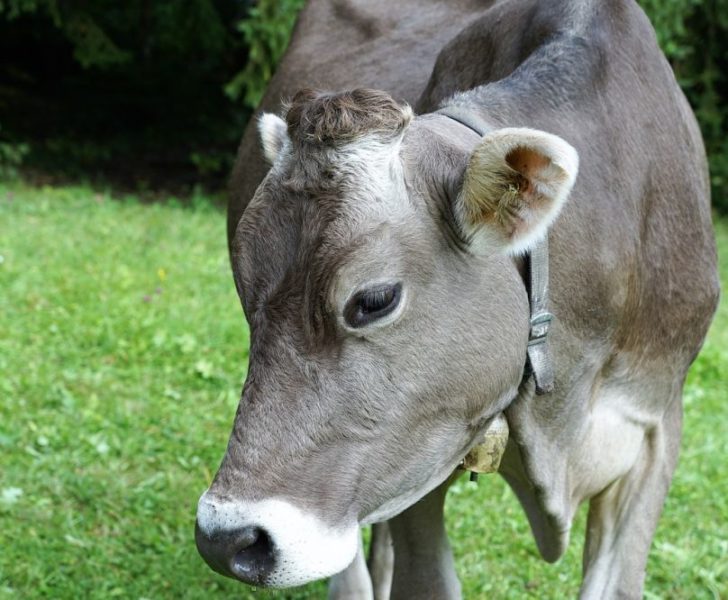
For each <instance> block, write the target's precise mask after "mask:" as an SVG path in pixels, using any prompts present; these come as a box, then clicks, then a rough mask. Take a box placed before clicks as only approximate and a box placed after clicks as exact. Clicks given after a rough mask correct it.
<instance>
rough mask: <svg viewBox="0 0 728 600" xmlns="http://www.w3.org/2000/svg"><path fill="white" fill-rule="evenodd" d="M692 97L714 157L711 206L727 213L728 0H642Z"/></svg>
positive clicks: (678, 77) (667, 52)
mask: <svg viewBox="0 0 728 600" xmlns="http://www.w3.org/2000/svg"><path fill="white" fill-rule="evenodd" d="M640 4H641V5H642V7H643V8H644V9H645V12H646V13H647V14H648V16H649V17H650V19H651V20H652V24H653V25H654V26H655V30H656V31H657V39H658V40H659V42H660V45H661V46H662V49H663V50H664V51H665V54H666V55H667V57H668V59H669V60H670V63H671V64H672V67H673V69H674V70H675V76H676V77H677V80H678V81H679V82H680V85H681V86H682V88H683V89H684V90H685V93H686V95H687V97H688V99H689V100H690V103H691V104H692V106H693V109H694V110H695V114H696V115H697V116H698V120H699V121H700V127H701V129H702V131H703V136H704V138H705V145H706V149H707V151H708V159H709V160H710V171H711V182H712V185H713V205H714V206H715V207H716V208H717V209H718V210H720V211H722V212H728V104H727V103H726V100H727V99H728V0H640Z"/></svg>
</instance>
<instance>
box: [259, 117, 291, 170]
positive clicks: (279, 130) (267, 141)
mask: <svg viewBox="0 0 728 600" xmlns="http://www.w3.org/2000/svg"><path fill="white" fill-rule="evenodd" d="M258 131H259V132H260V142H261V144H262V145H263V154H264V155H265V158H266V160H267V161H268V162H269V163H270V164H273V163H274V162H275V161H276V158H278V155H279V154H280V152H281V149H282V148H283V144H285V142H286V140H287V139H288V129H287V127H286V122H285V121H284V120H283V119H281V118H280V117H279V116H278V115H274V114H273V113H263V114H262V115H261V116H260V118H259V119H258Z"/></svg>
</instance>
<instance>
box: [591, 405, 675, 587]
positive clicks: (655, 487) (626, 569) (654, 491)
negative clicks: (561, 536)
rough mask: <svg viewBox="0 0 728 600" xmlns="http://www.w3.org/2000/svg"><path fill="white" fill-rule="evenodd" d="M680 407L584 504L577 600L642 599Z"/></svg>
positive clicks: (671, 468)
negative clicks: (585, 519)
mask: <svg viewBox="0 0 728 600" xmlns="http://www.w3.org/2000/svg"><path fill="white" fill-rule="evenodd" d="M681 429H682V402H681V398H680V397H676V398H674V399H673V400H672V403H671V404H670V406H669V408H668V409H667V411H666V412H665V414H664V416H663V418H662V421H661V422H660V423H659V424H658V425H657V426H656V427H654V428H653V429H652V430H650V431H647V432H646V433H645V437H644V440H643V443H642V448H641V450H640V453H639V455H638V457H637V460H636V462H635V464H634V465H633V466H632V468H631V469H630V471H629V472H628V473H626V474H625V475H623V476H622V477H620V478H619V479H617V480H616V481H615V482H614V483H612V484H611V485H610V486H609V487H607V488H606V489H605V490H604V491H603V492H601V493H600V494H599V495H597V496H595V497H594V498H592V499H591V502H590V503H589V518H588V522H587V537H586V544H585V545H584V581H583V583H582V587H581V593H580V595H579V597H580V598H581V600H603V599H611V598H630V599H631V598H634V599H637V598H642V586H643V583H644V577H645V565H646V564H647V554H648V552H649V550H650V545H651V543H652V536H653V534H654V531H655V528H656V526H657V520H658V519H659V517H660V512H661V511H662V505H663V503H664V501H665V496H666V495H667V490H668V488H669V486H670V480H671V479H672V473H673V471H674V470H675V465H676V463H677V455H678V450H679V447H680V434H681Z"/></svg>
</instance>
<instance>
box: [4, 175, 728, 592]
mask: <svg viewBox="0 0 728 600" xmlns="http://www.w3.org/2000/svg"><path fill="white" fill-rule="evenodd" d="M717 233H718V238H719V244H720V252H721V255H722V258H723V263H722V279H723V282H724V297H725V295H726V289H725V285H726V282H728V270H727V269H726V267H727V266H728V222H722V223H718V225H717ZM0 255H1V256H2V259H1V262H0V599H8V598H13V599H15V598H44V597H50V598H114V597H120V598H136V599H142V598H148V599H153V598H231V597H235V598H256V599H263V600H265V599H268V598H290V599H296V600H300V599H304V598H321V597H324V596H325V587H324V586H323V584H313V585H310V586H306V587H303V588H299V589H296V590H292V591H287V592H266V591H262V590H261V591H253V590H251V589H250V588H247V587H244V586H241V585H238V584H236V583H234V582H232V581H229V580H227V579H224V578H222V577H220V576H217V575H215V574H214V573H213V572H212V571H210V570H209V569H208V568H207V567H206V566H205V565H204V563H203V562H202V560H201V559H200V558H199V557H198V555H197V552H196V550H195V547H194V541H193V524H194V514H195V506H196V502H197V498H198V496H199V494H200V493H201V492H202V491H203V490H204V489H205V488H206V486H207V485H208V484H209V482H210V480H211V476H212V474H213V473H214V472H215V470H216V469H217V465H218V463H219V460H220V458H221V455H222V452H223V451H224V448H225V444H226V443H227V438H228V434H229V431H230V427H231V423H232V419H233V415H234V412H235V408H236V405H237V400H238V393H239V390H240V386H241V382H242V379H243V377H244V373H245V365H246V358H247V356H246V351H247V350H246V349H247V345H248V337H247V329H246V326H245V323H244V320H243V316H242V311H241V310H240V307H239V304H238V300H237V297H236V294H235V291H234V286H233V284H232V279H231V276H230V272H229V266H228V262H227V254H226V247H225V238H224V215H223V213H222V212H221V211H220V210H218V209H215V208H212V207H211V206H210V204H209V203H208V202H205V201H204V200H198V201H195V202H192V203H191V205H189V206H182V205H180V204H179V203H175V202H173V201H172V202H167V203H160V204H154V205H143V204H140V203H139V202H137V201H136V200H135V199H134V198H127V199H122V200H110V199H109V198H108V197H107V196H106V195H104V194H97V193H94V192H93V191H90V190H88V189H85V188H60V189H52V188H45V189H40V190H38V189H31V188H26V187H23V186H19V185H13V186H9V185H0ZM685 404H686V410H685V436H684V439H683V451H682V456H681V462H680V465H679V467H678V470H677V473H676V476H675V481H674V484H673V487H672V490H671V492H670V496H669V498H668V501H667V505H666V507H665V511H664V514H663V517H662V520H661V522H660V526H659V529H658V531H657V535H656V538H655V542H654V545H653V550H652V553H651V556H650V562H649V567H648V577H647V584H646V590H647V597H648V598H720V597H726V596H728V460H727V458H728V308H727V307H726V305H725V303H724V304H723V306H722V308H721V309H720V313H719V315H718V317H717V319H716V322H715V325H714V327H713V329H712V330H711V334H710V337H709V339H708V342H707V344H706V346H705V349H704V351H703V353H702V354H701V356H700V358H699V359H698V361H697V363H696V365H695V366H694V368H693V370H692V372H691V375H690V378H689V382H688V386H687V390H686V395H685ZM448 526H449V530H450V532H451V539H452V541H453V547H454V550H455V554H456V560H457V565H458V570H459V573H460V577H461V580H462V582H463V589H464V596H465V598H467V599H472V598H483V597H486V596H487V597H490V598H563V597H573V596H575V594H576V591H577V589H578V585H579V580H580V560H581V559H580V555H581V547H582V540H583V530H584V512H583V511H582V513H580V517H579V519H578V521H577V523H576V526H575V529H574V533H573V538H572V543H571V546H570V548H569V551H568V553H567V554H566V556H565V557H564V558H563V559H562V560H561V561H560V562H559V563H558V564H556V565H548V564H546V563H544V562H543V561H541V560H540V559H539V558H538V556H537V553H536V549H535V545H534V542H533V540H532V538H531V534H530V532H529V530H528V525H527V523H526V519H525V516H524V514H523V512H522V510H521V509H520V507H519V506H518V504H517V502H516V500H515V498H514V496H513V494H512V493H511V492H510V491H509V490H508V488H507V487H506V486H505V484H504V483H503V482H502V481H501V480H499V479H498V478H495V477H492V478H490V477H482V478H481V480H480V483H479V484H478V485H477V486H476V485H474V484H470V483H467V482H464V481H463V482H460V483H458V484H456V485H455V487H454V489H453V490H452V493H451V497H450V499H449V504H448Z"/></svg>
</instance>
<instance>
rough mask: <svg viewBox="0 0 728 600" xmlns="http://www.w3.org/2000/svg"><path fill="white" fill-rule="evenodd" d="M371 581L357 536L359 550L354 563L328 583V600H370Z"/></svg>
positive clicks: (362, 547) (372, 594) (372, 596)
mask: <svg viewBox="0 0 728 600" xmlns="http://www.w3.org/2000/svg"><path fill="white" fill-rule="evenodd" d="M373 598H374V592H373V591H372V580H371V578H370V577H369V570H368V569H367V563H366V560H365V559H364V546H363V545H362V541H361V535H360V536H359V550H358V551H357V553H356V557H355V558H354V561H353V562H352V563H351V564H350V565H349V566H348V567H347V568H346V569H344V570H343V571H342V572H341V573H337V574H336V575H334V576H333V577H332V578H331V580H330V581H329V600H372V599H373Z"/></svg>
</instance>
